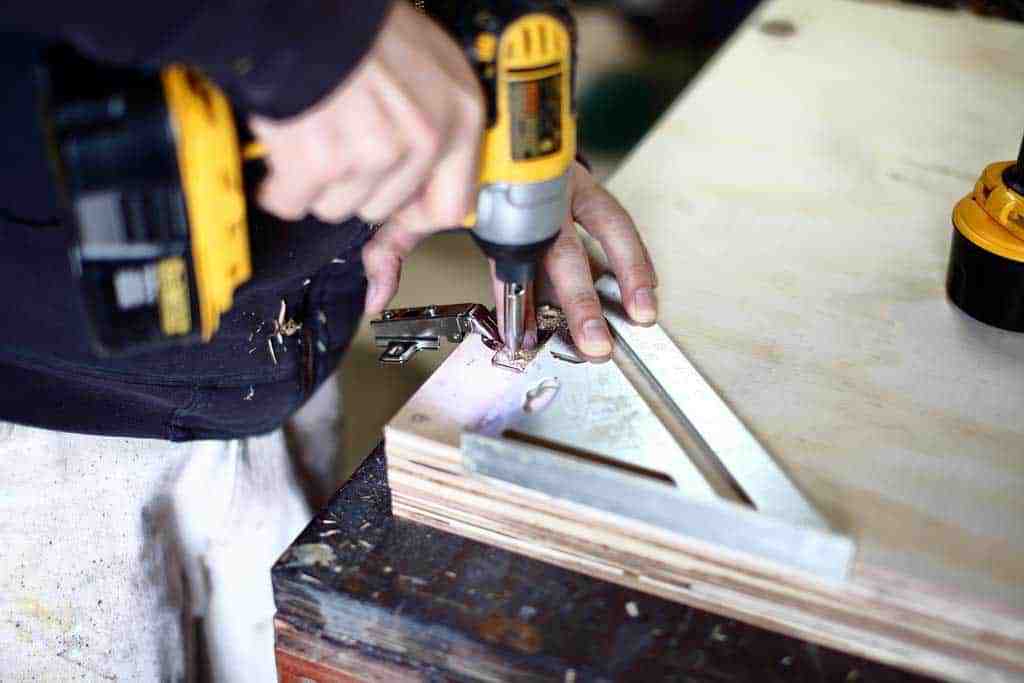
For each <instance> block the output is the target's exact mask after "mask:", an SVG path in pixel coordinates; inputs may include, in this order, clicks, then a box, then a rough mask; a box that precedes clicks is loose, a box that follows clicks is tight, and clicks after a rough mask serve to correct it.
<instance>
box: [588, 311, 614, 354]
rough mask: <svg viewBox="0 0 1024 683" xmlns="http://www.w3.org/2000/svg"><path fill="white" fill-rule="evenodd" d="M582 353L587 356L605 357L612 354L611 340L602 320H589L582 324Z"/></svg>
mask: <svg viewBox="0 0 1024 683" xmlns="http://www.w3.org/2000/svg"><path fill="white" fill-rule="evenodd" d="M583 342H584V348H583V349H581V351H583V353H585V354H587V355H588V356H607V355H608V354H610V353H611V352H612V340H611V339H610V338H609V337H608V327H607V326H606V325H605V323H604V321H603V320H599V319H597V318H591V319H590V320H588V321H587V322H585V323H583Z"/></svg>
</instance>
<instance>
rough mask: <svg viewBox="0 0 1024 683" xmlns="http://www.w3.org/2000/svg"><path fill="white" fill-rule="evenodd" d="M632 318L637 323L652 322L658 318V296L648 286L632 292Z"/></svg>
mask: <svg viewBox="0 0 1024 683" xmlns="http://www.w3.org/2000/svg"><path fill="white" fill-rule="evenodd" d="M633 309H634V319H635V320H636V321H637V322H638V323H653V322H654V321H655V320H656V319H657V318H658V297H657V295H656V294H655V293H654V290H653V289H651V288H649V287H644V288H643V289H638V290H636V292H635V293H634V294H633Z"/></svg>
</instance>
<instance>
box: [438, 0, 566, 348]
mask: <svg viewBox="0 0 1024 683" xmlns="http://www.w3.org/2000/svg"><path fill="white" fill-rule="evenodd" d="M418 6H420V8H421V9H424V10H425V11H426V12H427V13H428V14H429V15H431V16H432V17H434V18H435V19H436V20H437V21H438V23H440V24H441V25H442V26H444V27H445V28H446V29H447V30H448V31H449V32H450V33H451V35H452V36H453V37H454V38H455V40H456V41H457V42H459V43H460V44H461V45H462V46H463V48H464V50H465V52H466V55H467V56H468V58H469V61H470V63H471V64H472V65H473V67H474V68H475V70H476V72H477V76H478V77H479V79H480V83H481V85H482V86H483V91H484V99H485V101H486V104H487V129H486V131H485V133H484V139H483V145H482V148H481V155H480V191H479V195H478V198H477V206H476V212H475V215H474V216H471V217H470V218H469V219H467V224H468V225H470V226H471V230H472V234H473V238H474V239H475V241H476V243H477V244H478V245H479V246H480V248H481V249H482V250H483V252H484V254H486V255H487V256H488V257H490V258H492V259H494V262H495V270H496V274H497V276H498V279H500V280H501V281H502V282H503V283H504V285H505V286H504V311H505V320H504V330H503V337H504V342H505V350H506V352H507V353H509V354H512V355H514V354H516V353H517V352H518V351H519V350H520V348H521V347H522V343H523V337H524V334H525V327H526V310H525V305H526V293H527V290H528V288H529V285H530V284H531V283H532V282H533V280H534V278H535V276H536V273H537V264H538V262H539V261H540V260H541V259H542V258H543V256H544V254H545V253H546V251H547V250H548V248H550V247H551V245H552V244H553V243H554V242H555V240H556V239H557V237H558V233H559V231H560V230H561V228H562V225H563V223H564V222H565V220H566V218H567V217H568V215H569V200H570V195H569V192H570V180H571V178H570V174H571V172H572V170H571V169H572V162H573V159H574V158H575V157H576V114H575V103H574V99H573V85H574V80H575V73H574V70H573V66H574V57H575V42H574V40H575V35H574V29H573V23H572V18H571V16H570V14H569V12H568V9H567V7H566V3H565V2H564V1H558V0H476V1H473V2H466V0H426V1H425V2H424V1H421V2H419V3H418Z"/></svg>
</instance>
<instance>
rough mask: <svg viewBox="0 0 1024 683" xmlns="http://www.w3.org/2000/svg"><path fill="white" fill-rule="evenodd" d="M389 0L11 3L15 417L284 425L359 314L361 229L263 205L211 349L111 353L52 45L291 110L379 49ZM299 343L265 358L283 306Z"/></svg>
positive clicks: (0, 164)
mask: <svg viewBox="0 0 1024 683" xmlns="http://www.w3.org/2000/svg"><path fill="white" fill-rule="evenodd" d="M388 4H389V0H359V1H358V2H354V1H347V0H334V1H333V2H309V1H307V2H296V1H293V2H281V1H280V0H278V1H277V2H274V1H273V0H265V1H264V2H259V1H256V0H238V1H236V2H204V1H203V0H187V1H186V2H184V3H182V2H177V3H140V2H134V3H122V2H103V1H102V0H101V1H100V2H92V3H48V2H39V1H36V2H25V3H14V4H13V5H11V6H9V7H5V9H4V16H3V17H2V18H0V83H3V86H4V87H3V92H4V97H5V99H6V101H5V102H4V107H3V110H2V113H0V139H2V147H0V149H2V153H3V155H4V158H3V160H2V161H0V181H2V182H0V420H8V421H12V422H19V423H23V424H30V425H35V426H39V427H46V428H52V429H60V430H66V431H73V432H82V433H90V434H106V435H122V436H135V437H153V438H161V439H172V440H186V439H200V438H227V437H237V436H245V435H250V434H255V433H260V432H265V431H269V430H272V429H274V428H276V427H278V426H279V425H280V424H281V423H282V422H283V420H284V419H285V418H286V417H287V416H288V415H290V414H291V413H292V412H293V411H295V410H296V409H297V408H298V407H299V406H300V405H301V404H302V402H303V401H304V400H305V399H306V398H307V397H308V396H309V395H310V394H311V392H312V391H313V390H314V389H315V388H316V386H317V385H318V384H319V383H320V382H322V381H323V380H324V379H325V378H326V377H327V376H328V375H329V374H330V373H331V372H332V371H333V370H334V369H335V368H336V367H337V364H338V362H339V361H340V358H341V354H342V352H343V351H344V349H345V347H346V346H347V345H348V343H349V341H350V340H351V337H352V334H353V332H354V330H355V327H356V325H357V323H358V320H359V316H360V315H361V312H362V306H363V297H364V293H365V286H366V281H365V278H364V276H363V272H362V266H361V264H360V262H359V250H360V248H361V246H362V245H363V243H364V242H365V241H366V239H367V238H368V234H369V228H368V227H367V226H366V225H364V224H362V223H360V222H359V221H355V220H353V221H349V222H348V223H345V224H344V225H340V226H338V225H326V224H321V223H318V222H316V221H313V220H307V221H302V222H299V223H284V222H282V221H278V220H276V219H273V218H271V217H270V216H268V215H266V214H263V213H261V212H259V211H258V210H256V209H255V208H253V207H250V214H251V218H250V220H251V222H252V226H253V227H252V240H253V245H252V249H253V261H254V263H253V265H254V277H253V278H252V280H251V281H250V282H249V283H248V284H246V285H245V286H243V287H242V288H240V289H239V290H238V291H237V292H236V295H235V304H234V306H233V308H232V309H231V311H229V312H228V313H227V314H226V315H225V316H224V317H223V318H222V320H221V328H220V330H219V332H218V333H217V334H216V336H215V337H214V339H213V341H212V342H210V343H209V344H205V345H196V346H191V347H178V348H174V349H169V350H163V351H157V352H150V353H146V354H143V355H136V356H131V357H127V358H116V359H110V358H101V357H98V356H97V355H95V354H94V352H93V351H92V348H91V345H90V343H89V340H88V339H87V338H86V335H85V332H84V329H83V320H84V318H83V314H82V312H81V311H80V309H79V304H78V301H77V298H76V296H75V295H74V289H73V281H72V277H71V268H70V260H69V258H68V251H67V250H68V246H69V239H70V235H69V234H68V231H67V230H66V229H65V228H64V227H63V226H61V225H60V223H59V221H58V220H57V218H56V216H58V215H59V211H58V208H57V205H56V199H55V191H54V187H53V183H52V178H51V175H50V169H49V166H48V162H47V159H46V156H45V152H44V149H43V143H42V134H41V129H40V125H39V120H38V113H37V106H36V102H37V93H36V88H37V85H36V83H35V66H36V64H37V61H38V58H39V54H40V52H41V50H43V49H45V48H46V47H47V46H49V45H50V44H52V43H53V42H55V41H69V42H71V43H73V44H74V45H75V46H76V47H77V48H78V49H79V50H81V51H83V52H85V53H86V54H89V55H91V56H92V57H94V58H96V59H99V60H105V61H111V62H117V63H125V64H139V65H145V66H156V65H159V64H162V63H166V62H170V61H181V62H187V63H189V64H193V65H195V66H198V67H199V68H201V69H202V70H203V71H204V72H206V73H207V74H208V75H209V76H211V77H212V78H213V79H214V80H215V81H217V82H218V84H219V85H220V86H221V87H222V88H223V89H224V90H225V91H226V92H227V93H228V94H229V96H230V97H231V99H232V101H233V104H234V105H235V107H236V108H238V109H239V110H241V111H243V112H256V113H261V114H264V115H268V116H274V117H285V116H289V115H292V114H295V113H298V112H300V111H302V110H304V109H305V108H306V107H308V106H309V105H311V104H313V103H314V102H316V101H317V100H318V99H319V98H320V97H322V96H323V95H325V94H326V93H328V92H329V91H330V90H331V89H332V88H333V87H334V86H335V85H337V84H338V83H339V82H340V81H341V80H342V79H343V78H344V77H345V76H346V75H347V73H348V71H349V70H350V69H351V68H352V67H353V66H354V65H355V64H356V63H357V62H358V61H359V59H360V58H361V57H362V56H363V54H364V53H365V52H366V51H367V49H368V48H369V46H370V44H371V43H372V41H373V39H374V38H375V35H376V33H377V31H378V29H379V26H380V24H381V21H382V19H383V17H384V15H385V13H386V11H387V8H388ZM282 300H284V301H285V303H286V306H287V316H288V317H289V318H291V319H294V320H295V321H296V322H299V323H302V329H301V331H300V332H299V333H297V334H295V335H292V336H290V337H284V348H281V347H280V346H278V345H277V344H276V342H275V354H276V359H277V363H276V364H275V363H274V361H273V359H272V358H271V356H270V352H269V351H268V348H267V342H266V339H267V336H268V334H269V333H270V331H271V329H272V321H273V320H275V319H276V318H277V315H278V311H279V309H280V305H281V301H282Z"/></svg>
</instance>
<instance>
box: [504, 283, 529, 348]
mask: <svg viewBox="0 0 1024 683" xmlns="http://www.w3.org/2000/svg"><path fill="white" fill-rule="evenodd" d="M503 336H504V337H505V339H504V341H505V351H506V352H507V353H508V355H509V356H514V355H515V354H517V353H519V350H520V349H521V348H522V346H523V337H524V336H526V288H525V287H524V286H523V285H521V284H519V283H518V282H506V283H505V329H504V335H503Z"/></svg>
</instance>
